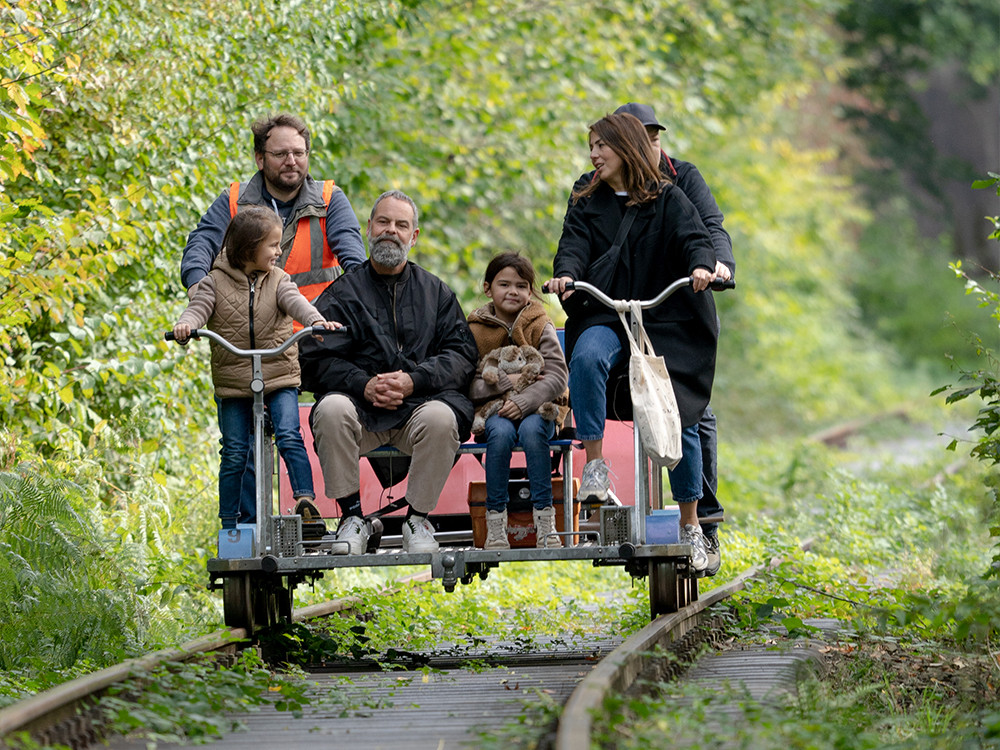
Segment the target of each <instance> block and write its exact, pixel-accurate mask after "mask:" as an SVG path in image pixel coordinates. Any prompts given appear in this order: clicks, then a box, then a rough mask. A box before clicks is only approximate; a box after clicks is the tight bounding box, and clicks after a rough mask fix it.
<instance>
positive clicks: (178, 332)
mask: <svg viewBox="0 0 1000 750" xmlns="http://www.w3.org/2000/svg"><path fill="white" fill-rule="evenodd" d="M190 335H191V326H189V325H188V324H187V323H178V324H177V325H175V326H174V339H175V340H176V341H177V343H178V344H181V345H182V346H183V345H184V344H186V343H187V342H188V337H189V336H190Z"/></svg>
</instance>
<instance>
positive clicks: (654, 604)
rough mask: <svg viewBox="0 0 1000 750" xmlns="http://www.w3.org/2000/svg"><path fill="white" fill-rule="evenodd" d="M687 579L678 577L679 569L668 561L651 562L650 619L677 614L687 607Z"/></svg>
mask: <svg viewBox="0 0 1000 750" xmlns="http://www.w3.org/2000/svg"><path fill="white" fill-rule="evenodd" d="M686 594H687V587H686V583H685V579H683V578H681V577H680V576H679V575H677V568H676V567H675V566H674V564H673V563H672V562H670V561H668V560H650V561H649V615H650V618H655V617H658V616H659V615H664V614H669V613H670V612H676V611H677V610H678V609H680V608H681V607H683V606H686V605H687V603H688V602H687V601H686V599H687V596H686Z"/></svg>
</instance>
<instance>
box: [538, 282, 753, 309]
mask: <svg viewBox="0 0 1000 750" xmlns="http://www.w3.org/2000/svg"><path fill="white" fill-rule="evenodd" d="M691 281H692V279H691V277H690V276H684V277H682V278H679V279H677V280H676V281H674V282H673V283H671V284H670V286H668V287H667V288H666V289H664V290H663V291H662V292H660V293H659V294H658V295H656V296H655V297H653V299H645V300H640V301H639V306H640V307H642V309H643V310H648V309H649V308H651V307H656V306H657V305H660V304H662V303H663V301H664V300H666V299H667V297H670V296H671V295H672V294H674V292H676V291H677V290H678V289H683V288H684V287H686V286H690V285H691ZM708 288H709V289H711V290H712V291H715V292H720V291H722V290H723V289H735V288H736V282H735V281H734V280H732V279H730V280H728V281H722V280H721V279H719V280H717V281H713V282H712V283H711V284H709V286H708ZM572 290H577V291H581V292H587V293H588V294H589V295H590V296H592V297H593V298H594V299H596V300H597V301H598V302H600V303H601V304H603V305H605V306H606V307H610V308H612V309H617V308H618V306H619V303H620V302H622V300H614V299H611V297H609V296H608V295H606V294H605V293H604V292H602V291H601V290H600V289H598V288H597V287H596V286H594V285H593V284H588V283H587V282H586V281H568V282H566V291H572ZM542 291H543V292H545V293H548V291H549V285H548V284H543V285H542Z"/></svg>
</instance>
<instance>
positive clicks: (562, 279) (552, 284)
mask: <svg viewBox="0 0 1000 750" xmlns="http://www.w3.org/2000/svg"><path fill="white" fill-rule="evenodd" d="M572 281H573V279H571V278H570V277H569V276H559V277H557V278H554V279H549V280H548V281H546V282H545V284H543V288H544V289H545V291H547V292H548V293H549V294H558V295H559V299H568V298H569V296H570V295H571V294H572V293H573V290H570V291H568V292H567V291H566V284H567V282H572Z"/></svg>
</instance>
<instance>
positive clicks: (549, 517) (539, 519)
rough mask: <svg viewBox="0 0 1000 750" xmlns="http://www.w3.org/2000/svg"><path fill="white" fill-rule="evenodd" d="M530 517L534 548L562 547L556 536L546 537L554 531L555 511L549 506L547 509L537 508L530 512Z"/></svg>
mask: <svg viewBox="0 0 1000 750" xmlns="http://www.w3.org/2000/svg"><path fill="white" fill-rule="evenodd" d="M531 517H532V519H533V520H534V522H535V540H536V541H535V546H536V547H562V546H563V545H562V541H561V540H560V539H559V537H557V536H547V535H548V534H554V533H555V531H556V509H555V508H554V507H552V506H551V505H550V506H549V507H548V508H542V509H541V510H538V509H537V508H535V509H533V510H532V511H531Z"/></svg>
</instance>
